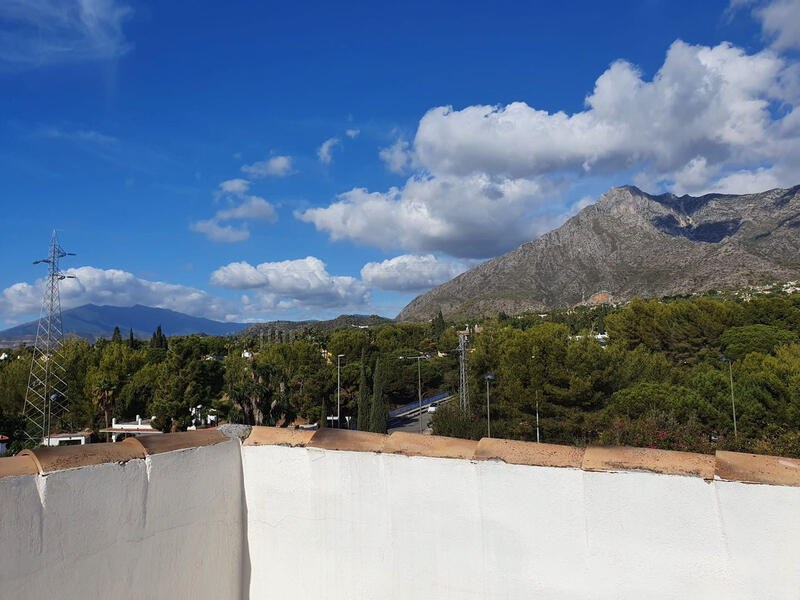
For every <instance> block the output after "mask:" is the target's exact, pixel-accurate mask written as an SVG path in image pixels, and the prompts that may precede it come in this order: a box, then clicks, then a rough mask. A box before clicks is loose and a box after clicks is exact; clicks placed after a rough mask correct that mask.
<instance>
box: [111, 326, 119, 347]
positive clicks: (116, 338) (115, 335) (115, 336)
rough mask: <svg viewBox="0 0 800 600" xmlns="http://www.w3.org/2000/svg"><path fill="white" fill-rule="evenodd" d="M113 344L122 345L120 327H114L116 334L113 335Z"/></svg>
mask: <svg viewBox="0 0 800 600" xmlns="http://www.w3.org/2000/svg"><path fill="white" fill-rule="evenodd" d="M111 343H112V344H121V343H122V334H121V333H120V331H119V326H115V327H114V333H113V334H112V335H111Z"/></svg>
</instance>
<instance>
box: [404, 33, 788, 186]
mask: <svg viewBox="0 0 800 600" xmlns="http://www.w3.org/2000/svg"><path fill="white" fill-rule="evenodd" d="M785 66H786V65H785V62H784V60H783V59H782V58H780V57H778V56H777V55H775V54H774V53H772V52H771V51H762V52H759V53H756V54H752V55H748V54H747V53H746V52H745V51H744V50H742V49H740V48H736V47H733V46H731V45H730V44H728V43H723V44H720V45H718V46H716V47H713V48H709V47H706V46H692V45H689V44H686V43H684V42H680V41H678V42H675V43H674V44H673V45H672V46H671V47H670V49H669V51H668V52H667V56H666V59H665V61H664V64H663V66H662V67H661V69H660V70H659V71H658V73H656V75H655V76H654V77H653V79H652V80H650V81H647V80H645V79H643V77H642V75H641V73H640V72H639V71H638V70H637V69H636V68H635V67H634V66H633V65H631V64H630V63H627V62H625V61H617V62H615V63H614V64H612V65H611V66H610V67H609V68H608V70H606V72H605V73H603V74H602V75H601V76H600V77H599V78H598V79H597V81H596V83H595V87H594V90H593V92H592V94H590V95H589V96H588V97H587V99H586V105H587V109H586V110H584V111H582V112H578V113H575V114H573V115H567V114H566V113H563V112H557V113H549V112H547V111H543V110H537V109H535V108H532V107H530V106H528V105H527V104H525V103H524V102H515V103H512V104H509V105H508V106H505V107H497V106H470V107H467V108H465V109H463V110H453V109H452V108H450V107H440V108H436V109H433V110H431V111H429V112H428V113H427V114H426V115H425V116H424V117H423V118H422V120H421V121H420V125H419V129H418V131H417V135H416V138H415V141H414V151H415V153H416V155H417V157H418V159H419V160H420V161H421V162H422V164H424V165H425V166H427V167H428V168H430V169H431V170H432V171H434V172H437V173H452V174H468V173H472V172H476V171H478V172H489V173H495V174H505V175H509V176H513V177H530V176H535V175H540V174H547V173H553V172H557V171H561V170H570V171H573V172H578V173H592V172H600V173H609V172H618V171H621V170H625V169H630V168H640V167H644V166H646V167H648V168H650V169H653V170H654V171H656V172H658V173H660V174H663V175H665V176H666V175H669V174H670V173H671V172H673V171H675V170H677V169H680V168H682V167H683V166H684V165H686V164H687V163H688V162H689V161H690V160H692V159H694V158H695V157H697V156H702V157H704V158H705V159H706V160H707V161H708V163H709V164H712V163H727V162H729V161H740V162H747V161H748V160H753V159H757V158H760V157H762V156H763V155H764V154H765V152H769V150H770V149H769V148H767V149H766V150H765V149H762V148H761V147H760V146H762V145H767V146H770V145H771V144H770V140H771V139H773V138H774V137H775V136H776V135H777V134H778V133H779V131H778V129H779V127H778V125H779V123H778V122H774V121H773V120H772V118H771V117H770V113H769V105H770V102H772V101H779V100H783V98H781V96H782V94H781V92H782V89H781V75H782V73H783V72H784V69H785ZM771 149H772V151H773V152H774V151H775V148H774V147H772V148H771Z"/></svg>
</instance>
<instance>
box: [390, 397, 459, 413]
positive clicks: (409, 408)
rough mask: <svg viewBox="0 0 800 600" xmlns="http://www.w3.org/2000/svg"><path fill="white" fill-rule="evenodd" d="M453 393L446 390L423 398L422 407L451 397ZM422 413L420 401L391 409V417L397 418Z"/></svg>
mask: <svg viewBox="0 0 800 600" xmlns="http://www.w3.org/2000/svg"><path fill="white" fill-rule="evenodd" d="M451 396H452V394H450V393H448V392H444V393H442V394H436V395H435V396H430V397H429V398H423V399H422V408H423V409H427V408H428V407H429V406H431V405H432V404H437V403H439V402H441V401H443V400H445V399H446V398H450V397H451ZM419 413H420V403H419V402H409V403H408V404H404V405H403V406H399V407H397V408H395V409H394V410H392V411H389V418H390V419H396V418H398V417H413V416H416V415H418V414H419Z"/></svg>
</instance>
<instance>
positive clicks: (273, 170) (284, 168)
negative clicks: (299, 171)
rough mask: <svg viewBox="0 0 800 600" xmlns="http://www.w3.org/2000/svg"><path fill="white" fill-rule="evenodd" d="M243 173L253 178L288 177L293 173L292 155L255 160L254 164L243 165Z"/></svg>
mask: <svg viewBox="0 0 800 600" xmlns="http://www.w3.org/2000/svg"><path fill="white" fill-rule="evenodd" d="M242 173H244V174H245V175H248V176H250V177H252V178H253V179H263V178H264V177H286V176H287V175H290V174H291V173H292V157H291V156H272V157H270V158H268V159H267V160H262V161H258V162H254V163H253V164H252V165H244V166H243V167H242Z"/></svg>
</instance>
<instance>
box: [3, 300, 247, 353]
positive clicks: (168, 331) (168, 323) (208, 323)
mask: <svg viewBox="0 0 800 600" xmlns="http://www.w3.org/2000/svg"><path fill="white" fill-rule="evenodd" d="M62 323H63V329H64V335H76V336H78V337H81V338H84V339H87V340H89V341H94V340H96V339H98V338H101V337H110V336H111V334H112V333H113V331H114V327H119V328H120V331H121V332H122V335H123V336H126V335H128V332H129V330H131V329H132V330H133V333H134V335H135V336H136V337H138V338H143V339H147V338H149V337H150V335H151V334H152V333H153V331H155V329H156V327H158V326H159V325H161V328H162V330H163V331H164V334H165V335H189V334H192V333H204V334H207V335H227V334H233V333H236V332H238V331H241V330H242V329H245V328H247V327H248V326H249V325H250V324H249V323H228V322H223V321H214V320H212V319H206V318H204V317H195V316H192V315H187V314H184V313H181V312H178V311H174V310H170V309H167V308H156V307H153V306H144V305H142V304H135V305H133V306H110V305H97V304H83V305H81V306H76V307H75V308H70V309H67V310H65V311H63V312H62ZM37 325H38V319H37V320H35V321H30V322H28V323H23V324H21V325H16V326H14V327H10V328H8V329H5V330H3V331H0V345H19V344H23V343H24V344H30V343H33V341H34V340H35V338H36V328H37Z"/></svg>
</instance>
